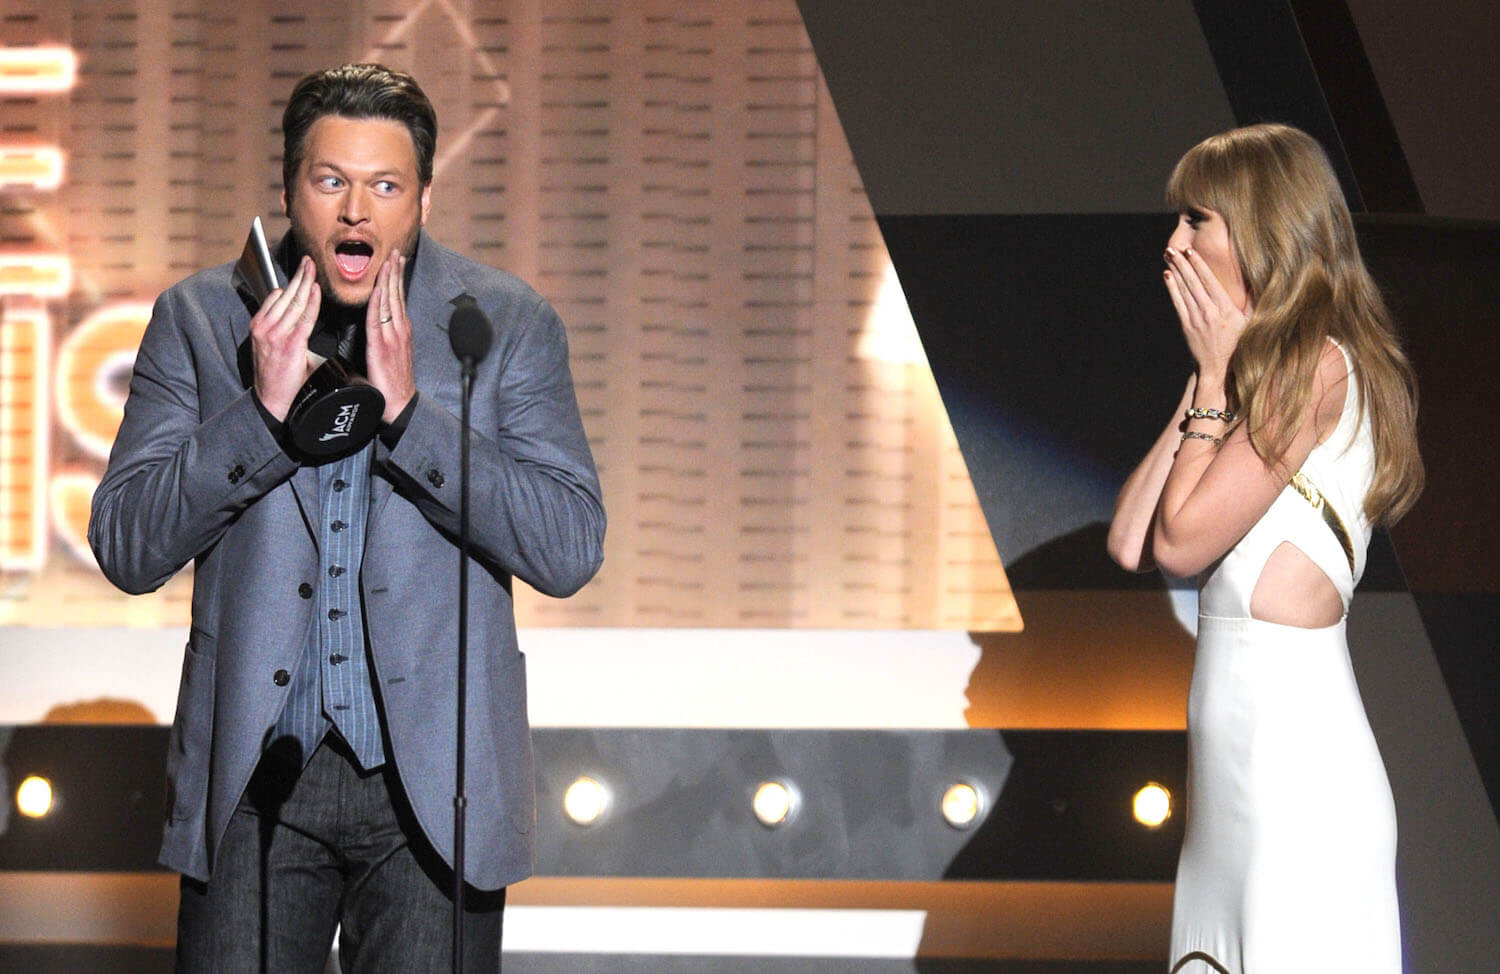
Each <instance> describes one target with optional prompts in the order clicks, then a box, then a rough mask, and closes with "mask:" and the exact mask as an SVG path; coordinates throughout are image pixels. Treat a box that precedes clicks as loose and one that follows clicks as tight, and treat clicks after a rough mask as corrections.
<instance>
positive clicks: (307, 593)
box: [297, 582, 313, 599]
mask: <svg viewBox="0 0 1500 974" xmlns="http://www.w3.org/2000/svg"><path fill="white" fill-rule="evenodd" d="M297 594H298V595H300V596H302V597H303V598H304V599H310V598H312V597H313V587H312V586H311V585H309V584H307V583H306V582H303V583H302V584H301V585H298V586H297Z"/></svg>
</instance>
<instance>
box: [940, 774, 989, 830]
mask: <svg viewBox="0 0 1500 974" xmlns="http://www.w3.org/2000/svg"><path fill="white" fill-rule="evenodd" d="M983 811H984V796H983V795H982V794H980V792H979V789H978V788H976V787H974V786H973V785H971V784H969V782H967V781H955V782H954V783H953V784H951V785H949V786H948V790H947V791H945V792H943V818H944V819H945V820H946V821H947V822H948V824H949V825H951V826H953V827H954V828H956V829H966V828H969V827H970V826H971V825H973V824H974V823H975V822H976V821H978V820H979V815H980V813H981V812H983Z"/></svg>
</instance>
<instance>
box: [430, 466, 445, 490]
mask: <svg viewBox="0 0 1500 974" xmlns="http://www.w3.org/2000/svg"><path fill="white" fill-rule="evenodd" d="M427 482H428V483H429V484H431V485H432V486H434V487H441V486H443V483H444V481H443V472H442V471H441V470H437V469H433V470H429V471H427Z"/></svg>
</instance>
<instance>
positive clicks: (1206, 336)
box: [1163, 247, 1250, 387]
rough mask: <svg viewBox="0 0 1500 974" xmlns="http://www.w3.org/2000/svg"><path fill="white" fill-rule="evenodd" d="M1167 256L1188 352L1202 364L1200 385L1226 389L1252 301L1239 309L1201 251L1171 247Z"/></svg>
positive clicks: (1166, 275)
mask: <svg viewBox="0 0 1500 974" xmlns="http://www.w3.org/2000/svg"><path fill="white" fill-rule="evenodd" d="M1165 257H1166V261H1167V270H1166V272H1165V273H1164V274H1163V277H1164V278H1165V280H1166V282H1167V293H1168V294H1169V295H1171V298H1172V306H1173V307H1174V308H1176V309H1177V317H1178V319H1179V320H1180V321H1181V322H1182V335H1183V337H1184V338H1186V339H1187V344H1188V351H1190V352H1191V353H1192V355H1193V359H1194V361H1196V362H1197V363H1198V377H1199V380H1200V384H1202V385H1205V386H1208V385H1212V386H1217V387H1222V386H1223V382H1224V376H1225V374H1226V373H1227V372H1228V371H1229V358H1230V356H1232V355H1233V354H1234V348H1235V346H1236V345H1238V344H1239V340H1240V333H1241V332H1243V331H1244V330H1245V324H1246V322H1248V321H1249V320H1250V314H1249V312H1250V302H1249V301H1248V300H1247V301H1246V302H1245V307H1244V308H1243V309H1241V308H1238V307H1236V306H1235V303H1234V300H1233V299H1232V298H1230V296H1229V294H1228V292H1227V291H1226V290H1225V289H1224V285H1223V284H1221V283H1220V282H1219V279H1218V278H1217V277H1216V276H1215V275H1214V272H1213V271H1212V270H1211V269H1210V268H1209V266H1208V264H1207V263H1206V262H1205V261H1204V260H1203V258H1202V257H1201V256H1200V255H1199V254H1198V252H1197V251H1195V250H1193V249H1191V248H1189V249H1187V250H1185V251H1184V250H1177V249H1175V248H1173V247H1168V248H1167V251H1166V254H1165Z"/></svg>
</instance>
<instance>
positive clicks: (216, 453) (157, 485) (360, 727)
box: [89, 64, 604, 972]
mask: <svg viewBox="0 0 1500 974" xmlns="http://www.w3.org/2000/svg"><path fill="white" fill-rule="evenodd" d="M283 131H284V138H285V159H284V166H283V187H284V188H283V194H282V203H283V206H284V208H285V210H286V213H287V215H288V217H290V219H291V233H290V234H288V236H287V238H286V239H284V240H283V241H282V242H281V245H280V246H279V247H278V248H277V252H278V255H279V257H280V260H281V262H282V264H283V266H284V267H285V268H286V269H287V270H289V271H291V272H292V273H291V276H290V281H289V283H288V284H287V286H286V287H285V288H284V289H281V290H277V291H273V292H272V294H271V295H270V297H268V298H267V299H266V300H265V302H264V303H263V304H262V305H261V307H260V308H259V309H258V310H255V311H254V313H253V315H252V313H251V309H250V308H247V307H246V305H245V303H244V302H243V301H242V299H241V298H240V297H239V296H238V294H237V293H236V292H235V290H234V288H233V286H232V284H231V269H230V266H229V265H225V266H222V267H218V268H214V269H212V270H207V271H203V272H201V273H199V274H196V275H194V276H192V277H190V278H188V279H187V280H185V281H183V282H181V283H180V284H177V285H176V286H174V287H172V288H171V289H169V290H168V291H166V292H165V293H164V294H162V296H161V297H160V298H159V299H158V300H157V302H156V307H155V310H154V311H153V313H152V319H151V323H150V325H149V327H148V328H147V329H146V334H145V337H144V339H143V340H142V342H141V348H140V352H139V353H138V355H137V357H136V364H135V374H134V376H133V378H132V380H131V383H130V396H129V399H128V401H127V402H126V406H125V419H124V422H123V424H122V425H121V427H120V432H119V435H118V437H117V439H116V441H115V446H114V450H113V452H112V453H111V455H110V461H109V469H108V470H107V471H106V473H105V475H104V478H103V481H102V482H101V484H100V485H99V489H98V492H97V493H96V494H95V496H94V506H93V517H92V520H91V523H90V526H89V540H90V543H91V544H92V545H93V548H94V552H95V555H96V557H97V558H98V560H99V565H100V567H101V568H102V569H103V570H104V573H105V575H107V576H108V577H109V579H110V580H111V581H113V582H114V583H115V584H116V585H118V586H119V587H121V588H122V589H125V590H126V591H128V592H145V591H150V590H152V589H155V588H157V587H158V586H160V585H161V584H162V583H163V582H165V581H166V580H167V579H168V578H169V577H170V576H171V575H172V574H173V573H175V572H176V571H177V570H178V569H179V568H181V567H182V566H183V565H184V564H186V563H187V562H188V561H189V560H192V561H194V563H195V575H194V583H193V606H192V630H191V633H190V636H189V640H188V645H187V650H186V654H185V659H184V662H183V672H182V686H181V689H180V692H179V696H178V708H177V715H176V719H175V721H174V722H173V727H172V735H171V744H170V750H169V754H168V761H167V763H168V768H167V773H168V800H167V815H166V824H165V828H164V834H163V842H162V853H161V859H162V862H163V863H164V864H165V865H167V866H170V867H172V868H174V869H176V870H178V871H179V872H181V873H182V874H183V879H182V899H181V906H180V911H179V920H178V966H179V969H182V970H192V971H198V970H234V971H238V970H265V971H278V972H280V971H304V970H305V971H314V972H316V971H321V970H322V969H323V964H324V961H325V960H326V958H327V954H328V950H329V947H330V945H331V942H332V938H333V931H334V928H335V925H339V924H341V930H342V932H341V934H340V960H341V962H342V964H343V967H344V970H346V971H351V970H352V971H359V970H369V971H424V970H448V969H449V966H450V963H451V948H450V942H451V930H452V916H451V909H452V907H451V899H450V898H449V892H450V890H451V883H452V868H451V867H452V858H453V803H452V794H453V776H454V698H455V693H456V690H455V686H456V663H455V659H456V649H457V642H458V635H457V620H456V605H457V595H458V593H457V588H458V584H457V581H458V554H457V547H456V537H457V533H458V517H459V515H458V506H459V496H458V495H459V476H458V474H459V450H460V445H459V444H460V436H459V433H460V429H459V421H458V420H457V419H456V418H455V417H456V415H457V414H458V412H459V410H460V378H459V376H460V371H459V366H458V363H457V361H456V360H455V358H454V357H453V354H452V351H451V349H450V347H449V341H448V335H447V331H446V329H447V327H448V321H449V318H450V316H451V314H452V312H453V310H454V309H455V308H456V307H458V306H460V305H462V304H465V303H468V302H473V303H476V304H477V306H478V307H479V308H480V309H481V310H482V311H484V313H485V314H486V315H487V316H488V318H489V319H490V320H491V321H492V322H493V323H494V327H495V343H494V346H493V347H492V349H491V350H490V352H489V355H488V356H487V357H486V358H485V359H484V360H483V361H482V362H481V363H480V366H479V369H478V372H477V375H476V378H475V381H474V390H475V391H474V404H473V428H474V447H473V458H472V467H473V470H472V484H473V494H472V497H473V500H472V505H473V507H472V525H473V527H472V530H473V539H474V541H473V549H472V550H473V553H474V565H473V569H472V570H471V572H470V578H469V605H470V611H469V625H470V631H469V646H470V653H469V657H468V662H469V667H468V674H467V677H468V700H469V704H468V719H467V730H468V734H467V748H466V752H467V765H466V778H467V780H466V789H465V790H466V793H467V798H468V805H467V827H466V829H465V853H466V855H465V859H466V862H465V871H464V875H465V878H466V879H467V880H468V882H469V884H471V886H472V887H474V891H473V892H471V893H469V894H467V895H466V897H465V900H466V905H467V906H468V907H469V908H470V912H469V913H468V914H467V916H466V925H465V929H466V933H465V956H466V959H467V960H468V961H470V962H471V963H470V968H471V969H473V970H496V969H498V964H499V946H500V930H501V914H500V910H501V907H502V906H503V903H504V887H505V886H506V885H508V884H510V883H512V882H515V881H517V880H519V879H522V878H524V877H525V876H527V875H528V874H529V872H530V869H531V857H532V845H533V843H532V835H531V833H532V830H533V825H534V822H535V799H534V793H533V783H532V763H531V762H532V758H531V746H530V738H529V731H528V726H527V719H526V678H525V665H524V658H523V657H522V656H521V654H520V653H519V652H518V651H517V647H516V633H515V624H514V619H513V613H512V606H511V594H510V589H511V581H510V579H511V576H512V575H517V576H519V577H521V578H522V579H524V580H525V581H527V582H529V583H530V584H532V585H533V586H534V587H536V588H538V589H540V590H541V591H543V592H546V593H548V594H551V595H556V596H564V595H568V594H571V593H572V592H574V591H576V590H577V589H578V588H579V587H580V586H582V585H583V584H584V583H585V582H586V581H588V579H589V578H590V577H592V576H593V574H594V572H595V571H596V570H597V569H598V566H599V563H600V560H601V558H602V545H603V536H604V510H603V506H602V504H601V502H600V492H599V484H598V479H597V476H596V474H595V471H594V465H593V460H592V457H591V456H590V453H589V448H588V444H587V442H586V440H585V438H584V433H583V427H582V423H581V422H580V419H579V414H578V407H577V402H576V399H575V396H574V391H573V384H572V378H571V376H570V373H569V370H568V361H567V345H566V339H565V337H564V334H563V329H562V324H561V322H560V321H559V320H558V317H557V315H556V314H555V313H554V312H553V310H552V308H551V307H550V306H549V305H548V304H547V303H546V302H545V301H543V300H542V299H541V298H540V297H538V296H537V295H536V293H535V292H534V291H532V290H531V289H530V288H528V287H527V286H526V285H525V284H523V283H522V282H521V281H519V280H517V279H516V278H514V277H511V276H510V275H508V274H504V273H502V272H499V271H495V270H491V269H490V268H487V267H484V266H481V265H479V264H477V263H474V262H472V261H469V260H466V259H464V258H461V257H459V256H457V255H456V254H454V253H452V252H450V251H448V250H445V249H443V248H442V247H440V246H439V245H438V244H437V243H436V242H435V241H433V240H432V239H431V238H430V237H428V236H427V235H426V233H425V232H424V231H423V230H422V226H423V225H424V224H425V222H426V220H427V213H428V209H429V206H430V205H431V201H432V159H433V152H434V147H435V143H436V118H435V116H434V113H433V109H432V106H431V104H430V102H429V101H428V100H427V97H426V96H425V95H424V94H423V93H422V90H421V89H420V88H419V87H418V86H417V84H416V82H415V80H414V79H412V78H411V76H409V75H407V74H404V73H402V72H399V71H394V70H390V69H387V68H384V67H381V66H379V65H371V64H357V65H346V66H344V67H340V68H335V69H332V70H329V71H325V72H322V73H319V74H315V75H311V76H309V77H307V78H304V79H303V80H302V81H301V82H299V83H298V85H297V87H296V89H295V90H294V91H293V93H292V96H291V99H290V101H289V103H288V105H287V107H286V112H285V115H284V118H283ZM325 330H326V332H327V333H329V334H330V335H331V336H332V337H335V338H337V340H338V341H339V343H340V344H339V347H340V349H341V350H343V351H344V352H345V353H346V354H347V355H348V356H349V357H350V358H352V359H353V360H354V361H356V362H359V361H360V360H361V359H363V362H364V364H365V366H366V368H367V375H368V377H369V381H370V383H371V384H372V385H374V386H375V388H376V389H378V390H379V391H380V392H381V394H382V395H383V396H384V398H385V411H384V414H383V416H382V425H381V427H380V430H379V433H378V435H377V436H376V438H375V439H374V440H372V441H371V442H370V443H369V444H368V445H366V446H365V447H364V448H363V449H362V450H359V451H358V452H356V453H354V454H352V455H350V456H346V457H344V458H342V459H339V460H335V461H332V462H327V463H322V464H317V465H315V464H314V463H312V462H310V461H307V460H305V459H299V457H298V456H297V455H296V454H295V449H294V447H292V446H291V445H290V443H291V441H290V438H289V436H288V431H287V429H286V420H287V414H288V410H289V407H290V406H291V404H292V401H293V399H294V397H295V396H296V394H297V391H298V389H299V388H300V386H301V385H302V383H303V382H304V380H305V379H306V378H307V376H308V374H309V366H308V358H307V349H308V342H309V336H311V335H313V334H314V333H315V331H317V332H319V333H323V332H324V331H325ZM361 350H362V354H361ZM485 891H494V892H488V893H486V892H485Z"/></svg>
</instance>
